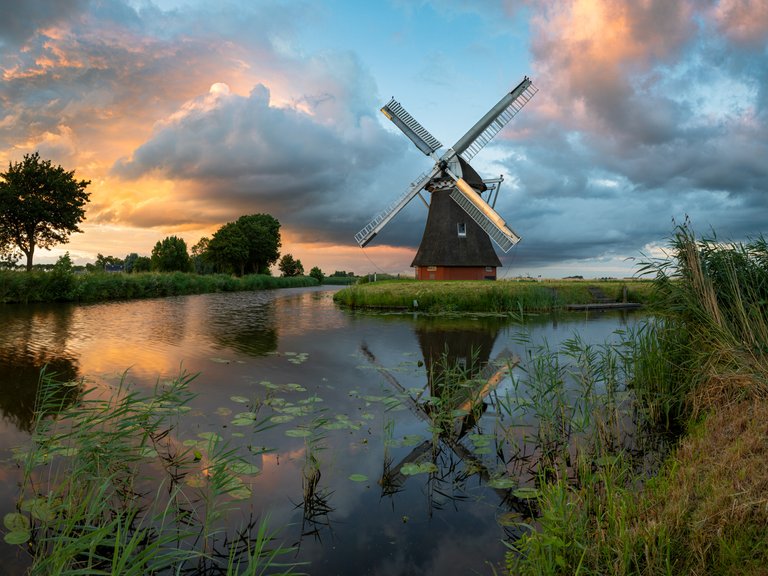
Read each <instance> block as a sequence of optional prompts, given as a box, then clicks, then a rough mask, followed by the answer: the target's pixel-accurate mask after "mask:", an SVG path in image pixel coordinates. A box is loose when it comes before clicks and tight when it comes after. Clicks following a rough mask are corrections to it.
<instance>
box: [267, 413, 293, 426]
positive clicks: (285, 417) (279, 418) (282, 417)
mask: <svg viewBox="0 0 768 576" xmlns="http://www.w3.org/2000/svg"><path fill="white" fill-rule="evenodd" d="M291 420H293V416H291V415H290V414H277V415H275V416H272V417H271V418H270V419H269V421H270V422H274V423H275V424H283V423H285V422H290V421H291Z"/></svg>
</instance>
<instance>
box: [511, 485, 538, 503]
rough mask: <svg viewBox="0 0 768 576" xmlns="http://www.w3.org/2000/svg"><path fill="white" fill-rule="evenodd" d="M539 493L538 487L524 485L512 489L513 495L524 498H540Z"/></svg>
mask: <svg viewBox="0 0 768 576" xmlns="http://www.w3.org/2000/svg"><path fill="white" fill-rule="evenodd" d="M539 494H540V492H539V490H538V489H537V488H530V487H527V486H522V487H520V488H518V489H517V490H513V491H512V495H513V496H514V497H515V498H520V499H522V500H530V499H531V498H538V496H539Z"/></svg>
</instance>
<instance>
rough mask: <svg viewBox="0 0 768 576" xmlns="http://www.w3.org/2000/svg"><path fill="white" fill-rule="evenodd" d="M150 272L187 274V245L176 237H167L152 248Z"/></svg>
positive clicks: (188, 263)
mask: <svg viewBox="0 0 768 576" xmlns="http://www.w3.org/2000/svg"><path fill="white" fill-rule="evenodd" d="M151 261H152V270H157V271H158V272H174V271H176V270H178V271H181V272H189V271H190V269H191V266H192V264H191V262H190V260H189V254H188V253H187V243H186V242H184V240H183V239H182V238H179V237H178V236H168V237H167V238H165V239H164V240H163V241H162V242H158V243H157V244H155V247H154V248H152V258H151Z"/></svg>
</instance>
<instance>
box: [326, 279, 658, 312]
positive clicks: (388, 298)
mask: <svg viewBox="0 0 768 576" xmlns="http://www.w3.org/2000/svg"><path fill="white" fill-rule="evenodd" d="M652 288H653V285H652V282H649V281H642V280H635V281H618V280H615V281H591V282H590V281H582V280H558V281H543V282H535V281H529V282H515V281H497V282H487V281H475V282H470V281H445V282H419V281H416V280H387V281H383V282H371V283H368V284H358V285H355V286H350V287H349V288H345V289H344V290H341V291H339V292H337V293H336V294H335V295H334V300H335V301H336V302H338V303H339V304H342V305H344V306H349V307H351V308H373V309H399V310H418V311H420V312H435V313H439V312H495V313H516V312H519V311H520V310H531V311H533V310H554V309H558V308H563V307H564V306H566V305H567V304H590V303H593V302H595V298H596V294H599V295H601V296H604V297H606V298H608V299H611V300H614V301H617V302H622V301H623V300H624V298H625V290H626V301H628V302H638V303H646V304H647V303H649V302H650V299H651V298H652V295H653V292H652Z"/></svg>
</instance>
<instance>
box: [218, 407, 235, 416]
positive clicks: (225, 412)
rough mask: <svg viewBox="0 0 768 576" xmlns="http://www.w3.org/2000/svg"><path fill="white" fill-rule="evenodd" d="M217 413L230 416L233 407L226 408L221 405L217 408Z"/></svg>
mask: <svg viewBox="0 0 768 576" xmlns="http://www.w3.org/2000/svg"><path fill="white" fill-rule="evenodd" d="M216 414H217V415H218V416H229V415H230V414H232V409H231V408H225V407H224V406H219V407H218V408H216Z"/></svg>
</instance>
